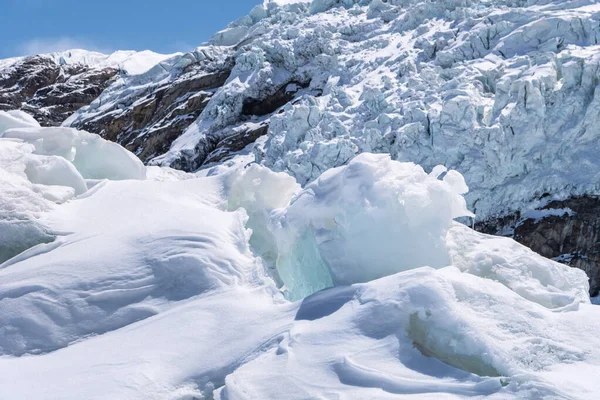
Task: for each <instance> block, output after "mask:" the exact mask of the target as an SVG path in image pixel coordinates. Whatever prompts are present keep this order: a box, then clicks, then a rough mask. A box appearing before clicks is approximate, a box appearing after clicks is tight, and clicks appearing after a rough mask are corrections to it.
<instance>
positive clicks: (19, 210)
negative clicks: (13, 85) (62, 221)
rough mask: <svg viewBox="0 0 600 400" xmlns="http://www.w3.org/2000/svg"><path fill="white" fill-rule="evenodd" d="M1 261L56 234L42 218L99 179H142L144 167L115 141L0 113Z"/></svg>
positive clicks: (21, 115) (17, 113) (19, 113)
mask: <svg viewBox="0 0 600 400" xmlns="http://www.w3.org/2000/svg"><path fill="white" fill-rule="evenodd" d="M0 172H1V174H0V263H1V262H4V261H6V260H8V259H10V258H11V257H13V256H15V255H17V254H19V253H21V252H22V251H24V250H26V249H28V248H30V247H33V246H34V245H37V244H40V243H48V242H51V241H53V240H54V238H55V237H56V232H55V231H53V230H52V229H51V228H50V227H49V226H48V225H47V224H46V223H45V222H43V221H41V216H42V215H43V213H45V212H48V211H50V210H53V209H54V208H55V207H56V205H58V204H62V203H65V202H66V201H68V200H70V199H73V198H74V197H76V196H79V195H82V194H84V193H86V192H87V190H88V187H91V186H93V185H95V184H97V181H95V180H98V179H113V180H114V179H145V176H146V169H145V167H144V165H143V164H142V163H141V162H140V161H139V160H138V159H137V158H136V157H135V156H134V155H132V154H131V153H129V152H128V151H127V150H125V149H124V148H122V147H121V146H119V145H118V144H116V143H111V142H108V141H106V140H104V139H102V138H100V137H99V136H97V135H93V134H91V133H88V132H83V131H77V130H74V129H68V128H41V127H39V124H38V123H37V122H36V121H35V120H34V119H33V118H32V117H31V116H29V115H27V114H26V113H24V112H22V111H8V112H3V111H0Z"/></svg>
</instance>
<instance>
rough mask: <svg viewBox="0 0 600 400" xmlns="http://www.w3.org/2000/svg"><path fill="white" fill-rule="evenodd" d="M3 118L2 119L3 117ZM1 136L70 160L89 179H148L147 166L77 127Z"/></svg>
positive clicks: (15, 131)
mask: <svg viewBox="0 0 600 400" xmlns="http://www.w3.org/2000/svg"><path fill="white" fill-rule="evenodd" d="M0 117H1V116H0ZM0 137H4V138H13V139H19V140H22V141H24V142H27V143H30V144H32V145H34V146H35V151H34V153H35V154H39V155H57V156H60V157H63V158H64V159H65V160H68V161H70V162H71V163H73V165H74V166H75V167H76V168H77V170H78V171H79V172H80V173H81V175H82V176H83V177H84V178H86V179H113V180H120V179H145V177H146V168H145V167H144V164H142V162H141V161H140V160H139V159H138V158H137V157H135V156H134V155H133V154H132V153H130V152H129V151H127V150H125V149H124V148H123V147H121V146H120V145H119V144H117V143H114V142H110V141H108V140H104V139H102V138H101V137H100V136H98V135H96V134H92V133H89V132H85V131H78V130H76V129H73V128H62V127H60V128H16V129H9V130H6V131H4V132H3V133H2V132H0Z"/></svg>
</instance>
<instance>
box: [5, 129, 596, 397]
mask: <svg viewBox="0 0 600 400" xmlns="http://www.w3.org/2000/svg"><path fill="white" fill-rule="evenodd" d="M7 133H8V136H14V137H12V138H6V137H4V138H0V172H1V173H0V189H1V190H0V212H1V214H0V216H1V218H0V222H2V224H3V226H2V227H3V229H1V230H0V244H2V245H3V246H6V245H7V244H10V243H11V240H14V239H15V238H17V239H18V238H20V237H21V238H27V237H30V236H33V235H32V232H34V231H35V230H34V229H33V228H32V227H35V228H37V229H38V231H37V232H38V234H39V235H41V236H43V235H44V234H46V235H47V236H48V237H46V238H44V237H41V236H40V237H39V238H38V240H37V243H35V241H34V242H33V243H19V245H20V249H19V250H18V251H15V249H14V248H13V254H11V255H9V256H8V258H9V259H8V260H6V261H4V263H3V264H0V387H2V398H3V399H4V398H5V399H8V400H12V399H22V398H44V399H64V398H81V399H104V398H107V397H110V398H114V399H133V400H135V399H140V400H141V399H144V400H148V399H150V400H151V399H157V400H158V399H173V400H189V399H192V398H198V399H200V398H215V399H221V400H224V399H229V400H233V399H247V398H265V399H271V398H286V399H306V398H345V399H364V398H377V399H394V398H411V397H414V398H419V399H427V398H430V399H438V398H447V399H463V398H466V397H479V398H483V397H485V398H490V399H509V398H510V399H513V398H523V399H525V398H527V399H529V398H573V399H588V398H591V397H593V396H594V394H595V393H596V390H597V382H596V379H595V378H594V377H595V376H597V375H598V374H599V373H600V353H599V352H598V348H600V338H599V337H598V335H597V332H598V330H599V329H600V308H598V307H597V306H595V305H592V304H590V299H589V297H588V295H587V290H588V283H587V278H586V276H585V273H583V272H582V271H580V270H578V269H574V268H570V267H567V266H565V265H562V264H559V263H556V262H554V261H551V260H547V259H544V258H543V257H541V256H539V255H537V254H535V253H533V252H532V251H531V250H529V249H527V248H525V247H523V246H521V245H519V244H517V243H516V242H514V241H513V240H511V239H508V238H498V237H492V236H487V235H484V234H480V233H477V232H474V231H473V230H471V229H470V228H468V227H466V226H464V225H461V224H459V223H457V222H454V221H453V220H454V219H455V218H457V217H461V216H469V215H472V214H471V213H470V212H469V211H468V210H467V208H466V206H465V205H466V202H465V200H464V198H463V194H464V193H466V192H467V191H468V187H467V185H466V184H465V181H464V178H463V177H462V175H461V174H459V173H458V172H456V171H454V170H447V169H446V168H445V167H443V166H436V167H435V168H433V169H432V170H431V171H430V172H429V173H427V172H426V171H425V170H423V168H421V167H419V166H417V165H415V164H413V163H410V162H404V163H403V162H398V161H393V160H391V158H390V157H389V156H386V155H381V154H370V153H363V154H361V155H359V156H357V157H355V158H354V159H353V160H352V161H350V162H349V163H348V165H346V166H342V167H339V168H334V169H331V170H329V171H327V172H326V173H324V174H322V175H321V176H320V177H318V178H317V179H316V180H315V181H314V182H313V183H311V184H309V185H306V186H305V187H304V188H302V187H301V186H300V185H299V184H298V183H297V182H296V181H295V179H294V178H293V177H291V176H290V175H288V174H286V173H283V172H274V171H271V170H269V169H267V168H265V167H263V166H261V165H259V164H257V163H254V162H251V161H252V157H251V155H249V154H240V156H238V157H236V158H234V159H233V160H231V161H229V162H227V163H226V164H223V165H218V166H215V167H213V168H211V169H209V170H205V171H202V173H198V174H187V173H183V172H179V171H175V170H172V169H169V168H161V167H156V166H152V167H148V168H147V171H145V176H146V179H127V180H113V179H103V180H101V181H98V180H90V179H85V178H84V177H83V175H84V174H83V173H80V172H81V170H80V169H79V167H77V165H84V166H86V165H89V163H88V162H86V161H85V160H79V162H77V163H76V162H75V160H76V159H77V158H75V159H72V156H73V154H75V155H76V157H77V155H81V152H80V151H79V149H80V147H78V146H80V144H79V142H78V141H79V140H81V141H82V142H84V141H85V142H86V143H88V145H87V146H88V147H87V151H86V152H85V153H84V155H85V157H89V158H90V159H92V160H97V159H99V158H101V157H100V155H105V154H106V153H105V148H104V147H103V146H102V145H101V143H100V144H98V143H97V141H98V139H95V137H92V136H91V134H87V133H85V132H78V131H75V130H72V129H68V128H58V129H53V128H15V129H12V130H8V131H7V132H4V135H5V136H6V134H7ZM73 140H74V141H75V145H72V141H73ZM71 145H72V147H73V148H75V151H73V149H72V148H71V149H69V146H71ZM121 151H122V152H125V150H123V149H122V150H121ZM71 160H73V162H72V161H71ZM95 162H96V161H94V162H93V163H92V164H94V163H95ZM76 167H77V168H76ZM28 168H29V169H28ZM30 169H32V171H33V172H31V171H30V172H28V171H29V170H30ZM77 177H80V178H81V180H78V179H76V178H77ZM82 182H83V183H85V184H86V185H87V186H89V187H90V189H88V190H86V191H85V192H84V193H82V194H79V195H77V193H78V192H77V190H78V188H79V189H81V187H80V184H81V183H82ZM11 216H12V217H11ZM11 218H12V219H11ZM19 218H20V219H19ZM21 222H25V223H27V224H29V225H27V226H26V227H23V225H21ZM6 227H8V229H9V231H8V235H6V234H5V232H7V231H6V230H5V229H4V228H6ZM25 228H27V230H25ZM13 233H15V234H13ZM38 243H39V244H38ZM567 383H568V384H567Z"/></svg>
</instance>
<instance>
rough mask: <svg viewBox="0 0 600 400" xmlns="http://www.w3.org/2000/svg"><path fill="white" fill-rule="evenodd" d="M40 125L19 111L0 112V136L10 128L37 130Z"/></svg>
mask: <svg viewBox="0 0 600 400" xmlns="http://www.w3.org/2000/svg"><path fill="white" fill-rule="evenodd" d="M39 126H40V124H39V123H38V122H37V121H36V120H35V119H34V118H33V117H32V116H31V115H29V114H27V113H26V112H23V111H20V110H11V111H0V134H2V132H4V131H6V130H9V129H12V128H32V127H33V128H38V127H39Z"/></svg>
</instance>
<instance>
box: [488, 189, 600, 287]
mask: <svg viewBox="0 0 600 400" xmlns="http://www.w3.org/2000/svg"><path fill="white" fill-rule="evenodd" d="M476 228H477V229H478V230H480V231H483V232H486V233H491V234H500V235H505V236H510V237H512V238H514V239H515V240H517V241H518V242H520V243H522V244H524V245H525V246H527V247H529V248H531V249H532V250H534V251H535V252H537V253H539V254H541V255H542V256H544V257H547V258H551V259H554V260H555V261H559V262H561V263H564V264H567V265H570V266H572V267H576V268H579V269H582V270H584V271H585V272H586V274H587V275H588V277H589V279H590V295H591V296H597V295H598V294H600V197H599V196H590V195H588V196H578V197H571V198H569V199H567V200H564V201H551V202H549V203H547V204H546V205H545V206H544V207H541V208H539V209H537V210H535V211H532V212H528V213H526V214H524V215H521V214H520V213H515V214H512V215H510V216H506V217H503V218H500V219H495V220H487V221H485V222H482V223H479V224H476Z"/></svg>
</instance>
